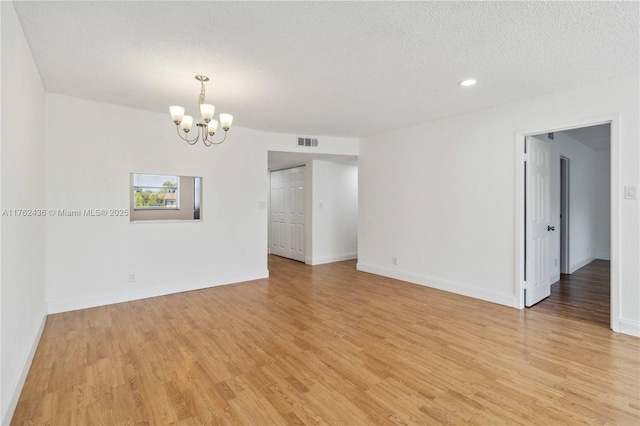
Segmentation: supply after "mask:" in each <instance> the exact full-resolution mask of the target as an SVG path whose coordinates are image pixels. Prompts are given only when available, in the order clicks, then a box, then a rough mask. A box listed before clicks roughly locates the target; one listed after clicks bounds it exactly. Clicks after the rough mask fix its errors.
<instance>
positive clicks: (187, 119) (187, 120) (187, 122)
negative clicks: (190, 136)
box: [180, 115, 193, 133]
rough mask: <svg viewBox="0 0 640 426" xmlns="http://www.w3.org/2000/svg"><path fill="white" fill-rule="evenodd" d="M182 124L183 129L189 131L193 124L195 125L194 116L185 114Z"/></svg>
mask: <svg viewBox="0 0 640 426" xmlns="http://www.w3.org/2000/svg"><path fill="white" fill-rule="evenodd" d="M180 125H181V126H182V130H184V131H185V132H187V133H189V130H191V126H193V117H192V116H190V115H185V116H184V117H183V118H182V122H180Z"/></svg>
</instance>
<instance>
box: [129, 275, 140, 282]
mask: <svg viewBox="0 0 640 426" xmlns="http://www.w3.org/2000/svg"><path fill="white" fill-rule="evenodd" d="M137 280H138V277H137V276H136V273H135V272H129V282H130V283H135V282H136V281H137Z"/></svg>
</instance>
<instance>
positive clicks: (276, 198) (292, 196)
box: [270, 166, 306, 262]
mask: <svg viewBox="0 0 640 426" xmlns="http://www.w3.org/2000/svg"><path fill="white" fill-rule="evenodd" d="M305 176H306V172H305V168H304V166H303V167H296V168H293V169H286V170H278V171H275V172H271V217H270V224H271V226H270V232H271V254H275V255H278V256H283V257H288V258H289V259H294V260H299V261H301V262H304V260H305V220H306V218H305V210H304V204H305V202H304V191H305Z"/></svg>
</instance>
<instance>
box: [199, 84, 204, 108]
mask: <svg viewBox="0 0 640 426" xmlns="http://www.w3.org/2000/svg"><path fill="white" fill-rule="evenodd" d="M204 95H205V88H204V81H201V82H200V96H199V97H198V99H199V101H200V105H202V104H203V103H204Z"/></svg>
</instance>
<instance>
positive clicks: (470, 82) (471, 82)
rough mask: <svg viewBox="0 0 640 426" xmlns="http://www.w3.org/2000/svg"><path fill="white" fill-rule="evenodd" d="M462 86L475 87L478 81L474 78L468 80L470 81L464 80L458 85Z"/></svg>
mask: <svg viewBox="0 0 640 426" xmlns="http://www.w3.org/2000/svg"><path fill="white" fill-rule="evenodd" d="M458 84H459V85H460V86H473V85H474V84H476V81H475V80H474V79H472V78H470V79H468V80H462V81H461V82H460V83H458Z"/></svg>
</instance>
